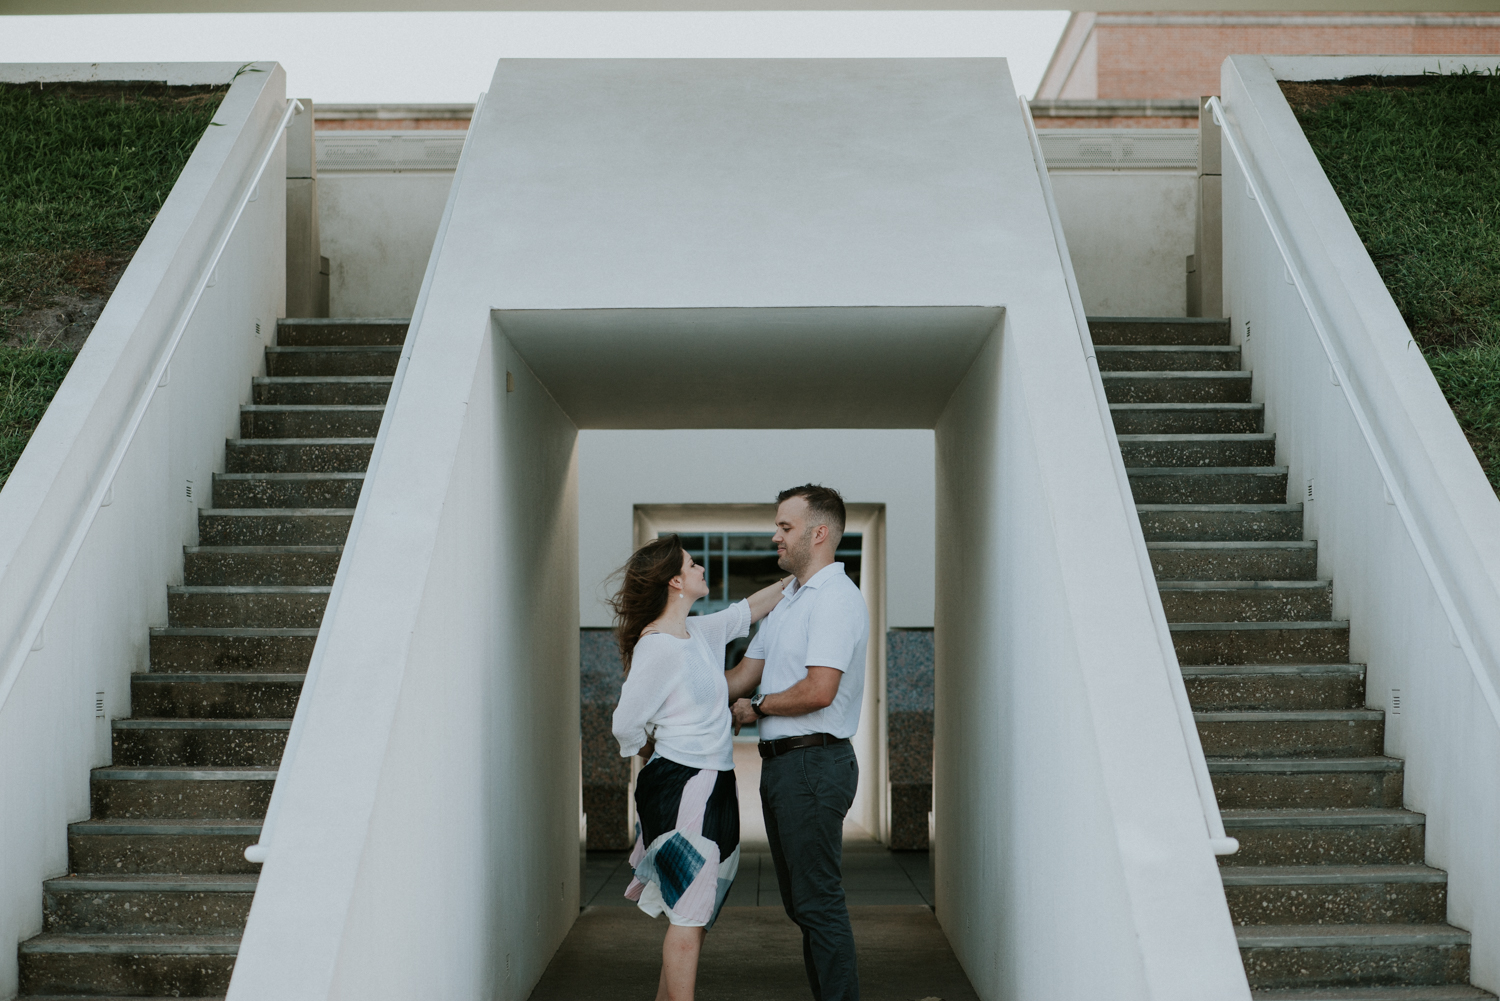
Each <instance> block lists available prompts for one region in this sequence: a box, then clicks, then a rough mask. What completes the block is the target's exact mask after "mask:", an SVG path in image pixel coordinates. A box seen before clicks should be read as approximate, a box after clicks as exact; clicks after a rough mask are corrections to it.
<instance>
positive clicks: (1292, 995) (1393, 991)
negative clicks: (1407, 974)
mask: <svg viewBox="0 0 1500 1001" xmlns="http://www.w3.org/2000/svg"><path fill="white" fill-rule="evenodd" d="M1251 996H1252V997H1254V999H1255V1001H1486V999H1490V998H1493V997H1494V996H1495V995H1493V994H1491V993H1490V992H1489V991H1486V990H1480V989H1479V988H1478V987H1473V986H1471V985H1469V984H1441V985H1438V986H1421V985H1417V986H1412V985H1406V986H1402V987H1385V986H1374V987H1288V988H1278V989H1275V990H1258V991H1252V992H1251Z"/></svg>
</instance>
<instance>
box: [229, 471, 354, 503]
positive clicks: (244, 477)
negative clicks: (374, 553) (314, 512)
mask: <svg viewBox="0 0 1500 1001" xmlns="http://www.w3.org/2000/svg"><path fill="white" fill-rule="evenodd" d="M364 485H365V474H364V473H215V474H214V493H213V506H214V507H216V508H251V507H282V508H308V507H316V508H330V507H332V508H352V507H354V506H355V505H356V504H358V503H359V492H360V490H361V489H362V488H363V487H364Z"/></svg>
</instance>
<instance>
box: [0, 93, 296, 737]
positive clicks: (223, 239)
mask: <svg viewBox="0 0 1500 1001" xmlns="http://www.w3.org/2000/svg"><path fill="white" fill-rule="evenodd" d="M303 110H304V109H303V107H302V104H301V102H299V101H297V100H295V99H292V100H289V101H287V103H286V111H285V112H284V113H283V114H282V116H281V121H280V123H278V125H277V127H276V128H275V129H274V130H273V131H272V132H271V137H272V138H271V141H270V142H269V143H268V144H267V146H266V151H265V153H264V154H263V155H262V156H261V159H260V163H259V165H258V166H257V167H256V168H255V172H254V173H253V174H252V175H251V177H250V180H249V181H248V182H247V183H246V184H245V185H244V186H243V189H242V190H241V192H240V197H239V201H238V203H237V204H236V205H235V209H234V214H233V215H232V216H231V217H230V219H229V222H228V224H227V225H225V226H224V228H223V230H222V232H221V233H220V236H219V239H218V242H217V243H216V244H215V245H214V248H213V251H212V252H211V253H210V254H209V255H208V257H207V258H206V259H205V260H204V263H203V265H202V266H201V267H200V268H199V271H198V278H197V280H196V281H195V282H194V284H193V292H192V295H191V296H189V297H188V301H187V303H186V304H185V305H184V306H183V307H182V309H180V310H179V311H178V316H177V323H176V325H175V326H173V328H172V333H171V334H170V335H169V337H168V338H167V346H166V349H165V350H164V351H162V353H161V357H160V358H159V359H158V360H157V362H156V365H155V366H154V367H153V368H152V371H151V376H150V378H149V379H147V380H146V383H145V389H144V390H143V391H142V392H141V394H140V396H139V397H138V398H137V400H136V404H135V409H134V410H133V411H132V412H131V415H130V419H129V420H128V421H127V422H126V424H125V433H124V434H123V435H122V436H121V437H120V440H119V441H118V442H117V443H116V445H115V448H114V451H113V452H111V453H110V457H109V461H108V462H106V463H105V465H104V475H102V476H101V477H99V483H98V485H97V486H96V487H95V488H94V492H93V495H92V496H91V497H90V498H89V504H88V507H87V508H86V509H85V511H84V513H83V515H82V516H81V517H80V518H79V519H78V523H77V524H76V525H74V527H73V534H72V536H71V537H70V538H69V539H68V545H67V548H66V549H64V550H63V555H62V558H61V559H59V560H58V561H57V564H56V566H55V567H54V569H53V571H52V576H51V578H50V579H49V580H48V582H47V586H46V588H45V589H44V590H43V591H42V599H41V601H40V602H38V603H37V609H36V611H35V612H34V613H33V614H32V616H31V619H30V621H29V622H28V623H27V625H26V628H25V629H24V630H23V631H22V632H21V635H20V637H19V639H18V642H17V643H16V646H15V649H14V651H13V652H12V654H11V658H10V662H9V663H8V664H7V665H6V667H5V673H4V675H3V676H0V709H3V708H4V706H5V703H6V700H7V699H8V698H10V693H11V690H12V689H14V688H15V685H16V681H17V680H18V679H19V678H20V676H21V671H22V669H23V668H24V667H25V665H26V661H27V660H28V659H29V658H30V657H31V654H32V653H34V652H35V651H37V650H40V649H42V646H43V641H44V638H45V637H44V633H43V628H44V627H45V625H46V623H47V617H48V616H49V615H51V614H52V606H53V605H54V604H55V603H56V602H57V596H58V595H59V594H60V593H62V589H63V585H64V584H65V583H66V582H67V578H68V574H69V573H70V572H71V571H72V569H73V563H74V561H76V560H77V559H78V554H79V552H80V551H82V549H83V543H84V540H85V539H87V538H88V534H89V530H90V529H91V528H93V527H94V519H95V518H97V517H98V516H99V509H100V508H104V507H108V506H109V505H110V502H111V500H112V494H113V489H114V481H115V475H116V474H117V473H118V472H119V471H120V465H121V464H122V463H123V462H124V461H125V454H126V453H127V452H128V451H130V446H131V445H132V444H134V443H135V435H136V432H137V431H138V430H140V426H141V424H142V422H143V421H144V420H145V419H146V412H147V411H148V410H149V409H150V408H151V402H152V400H154V399H155V397H156V391H157V390H158V389H161V388H162V387H163V386H165V385H166V384H167V380H168V377H169V369H170V366H171V364H172V357H173V355H174V354H176V352H177V346H178V344H180V343H181V342H182V337H183V335H184V334H185V333H187V327H188V324H189V323H190V322H192V319H193V314H194V313H195V312H196V311H197V309H198V303H199V301H200V300H201V299H202V298H203V292H204V290H206V289H207V288H208V287H209V286H210V285H212V284H214V271H215V269H217V268H218V266H219V258H220V257H222V256H223V254H224V250H225V248H226V247H228V246H229V240H230V238H231V237H232V236H234V231H235V227H237V226H238V225H239V222H240V218H241V217H242V216H243V215H244V214H245V207H246V206H248V205H249V204H250V203H251V202H253V201H255V200H256V199H257V198H259V197H260V181H261V177H262V176H263V175H264V174H265V172H266V168H267V167H268V166H270V164H271V158H272V156H273V155H274V154H275V152H276V145H277V143H279V142H280V141H281V133H282V132H283V131H285V130H286V127H287V125H288V124H289V123H290V122H291V120H292V116H293V115H295V114H301V113H302V111H303Z"/></svg>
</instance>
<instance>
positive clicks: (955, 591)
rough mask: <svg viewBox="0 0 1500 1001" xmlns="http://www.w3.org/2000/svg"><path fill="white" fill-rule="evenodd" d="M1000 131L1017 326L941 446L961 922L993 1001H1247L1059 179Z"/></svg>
mask: <svg viewBox="0 0 1500 1001" xmlns="http://www.w3.org/2000/svg"><path fill="white" fill-rule="evenodd" d="M995 118H996V120H997V121H996V128H997V131H998V132H999V134H1000V136H1001V137H1003V141H1001V142H999V143H997V148H996V150H995V155H994V159H993V161H992V162H993V163H994V169H995V171H996V173H997V174H998V175H999V176H1000V177H1003V178H1004V179H1005V196H1004V198H1003V201H1002V203H1001V208H1000V210H1001V211H1003V212H1004V213H1005V216H1006V218H1007V220H1008V222H1009V225H1010V226H1011V227H1012V232H1013V233H1014V235H1015V240H1014V242H1008V243H1006V244H1005V245H1004V246H1003V247H1001V248H997V250H998V253H997V259H996V260H994V261H993V264H994V266H995V275H996V279H995V281H996V286H997V287H996V289H995V291H994V293H993V294H994V295H995V296H996V299H997V301H1002V302H1005V303H1006V312H1005V319H1004V323H1003V324H1002V325H1001V326H1000V328H999V329H997V331H996V332H995V333H994V334H993V335H991V338H990V340H989V341H988V343H987V344H986V345H985V347H984V348H983V350H982V351H981V352H980V353H979V355H978V356H977V357H976V358H975V360H974V362H973V364H972V366H971V367H970V369H969V372H968V374H967V376H966V377H965V379H964V381H963V382H962V384H961V385H960V386H959V388H958V390H957V391H956V392H955V393H954V395H953V397H952V399H951V401H950V402H949V405H948V408H947V410H946V411H945V412H944V414H943V416H942V418H941V419H940V420H939V422H938V425H937V439H936V444H937V489H936V496H937V502H938V508H937V524H936V537H937V540H938V549H937V605H936V628H935V637H936V644H937V649H936V655H937V660H936V677H935V682H936V684H935V718H934V724H933V726H934V754H933V757H934V761H933V770H934V784H933V811H934V816H935V825H934V839H933V853H934V854H933V862H934V875H935V880H936V893H937V914H938V918H939V920H940V921H941V922H942V925H943V928H944V930H945V931H946V932H947V933H948V938H949V941H950V942H951V943H952V944H953V948H954V951H955V952H956V953H957V955H958V957H959V960H960V961H961V962H962V963H963V965H964V969H965V970H966V971H967V972H968V974H969V977H970V980H971V981H972V982H973V984H974V986H975V988H976V990H977V991H978V992H979V994H980V996H981V997H984V998H987V999H990V998H1049V999H1051V998H1096V997H1109V998H1122V999H1123V998H1153V999H1165V998H1174V999H1175V998H1181V999H1183V1001H1187V999H1190V998H1191V999H1197V998H1207V997H1213V998H1245V999H1248V997H1249V989H1248V986H1247V985H1246V981H1245V975H1244V970H1243V967H1242V965H1241V963H1240V958H1239V953H1238V949H1237V947H1236V944H1235V939H1234V931H1233V927H1232V926H1231V924H1230V920H1229V913H1228V908H1227V906H1226V904H1225V902H1224V895H1223V890H1222V887H1221V885H1220V881H1219V876H1218V872H1217V866H1216V864H1215V860H1214V858H1213V855H1212V853H1211V851H1210V847H1209V842H1208V833H1209V832H1208V827H1207V824H1206V822H1205V818H1204V814H1203V810H1202V805H1201V801H1200V799H1199V797H1198V792H1197V786H1196V783H1195V780H1194V777H1193V774H1192V770H1193V757H1192V756H1193V751H1192V749H1191V748H1190V747H1189V745H1188V742H1187V741H1185V739H1184V734H1183V731H1182V728H1181V723H1180V721H1179V718H1178V715H1177V710H1176V704H1175V697H1174V694H1173V689H1172V683H1173V679H1172V677H1171V675H1170V674H1169V671H1171V670H1172V669H1174V668H1175V665H1174V664H1172V663H1170V661H1169V655H1168V651H1167V650H1166V649H1164V648H1163V646H1162V643H1161V639H1160V637H1159V636H1158V635H1157V631H1156V617H1157V616H1158V615H1159V614H1160V606H1159V598H1158V596H1157V593H1156V589H1155V584H1154V581H1152V580H1150V579H1149V577H1148V576H1147V575H1144V574H1143V573H1142V570H1141V566H1140V562H1139V558H1138V552H1137V549H1136V545H1137V540H1138V538H1139V536H1138V533H1139V531H1140V528H1139V523H1138V521H1137V519H1136V516H1135V510H1134V505H1133V504H1132V503H1131V500H1130V498H1129V497H1128V495H1127V492H1126V491H1125V490H1124V489H1122V487H1121V484H1120V483H1119V482H1118V480H1117V479H1116V476H1115V472H1116V471H1115V464H1116V463H1118V461H1119V460H1118V453H1117V451H1116V447H1117V446H1116V444H1115V442H1114V436H1113V434H1112V431H1111V430H1110V424H1109V420H1108V417H1107V415H1106V414H1103V413H1101V410H1100V406H1101V404H1100V403H1099V401H1098V399H1097V398H1096V395H1095V386H1094V382H1093V379H1094V376H1093V374H1092V373H1091V370H1090V368H1089V364H1088V361H1087V356H1086V354H1085V349H1084V343H1085V337H1084V336H1083V332H1082V331H1080V330H1079V325H1080V322H1081V318H1080V317H1078V316H1077V315H1076V314H1075V312H1074V307H1073V303H1072V299H1071V296H1070V292H1069V288H1068V285H1067V279H1066V276H1065V274H1064V270H1063V267H1062V255H1063V254H1065V253H1066V249H1065V248H1060V247H1059V246H1058V244H1057V242H1056V239H1055V238H1054V236H1053V230H1052V221H1051V217H1050V215H1049V214H1048V210H1047V208H1046V204H1045V199H1044V197H1043V193H1042V188H1041V177H1042V175H1043V171H1045V167H1039V165H1038V164H1036V163H1035V161H1033V160H1032V157H1031V153H1030V149H1029V148H1028V143H1029V140H1028V139H1027V137H1026V131H1025V124H1024V122H1023V120H1022V117H1021V113H1020V111H1019V108H1018V107H1016V106H1014V105H1012V106H1010V107H1008V108H1000V109H997V114H996V115H995ZM1029 161H1030V162H1029ZM1028 167H1029V170H1028ZM1028 173H1029V180H1028ZM1177 683H1178V684H1180V681H1178V682H1177ZM1082 943H1086V946H1085V947H1083V948H1081V949H1080V948H1079V946H1080V944H1082Z"/></svg>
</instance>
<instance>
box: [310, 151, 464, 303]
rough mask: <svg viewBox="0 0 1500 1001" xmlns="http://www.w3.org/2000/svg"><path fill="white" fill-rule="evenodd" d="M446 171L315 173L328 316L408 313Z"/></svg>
mask: <svg viewBox="0 0 1500 1001" xmlns="http://www.w3.org/2000/svg"><path fill="white" fill-rule="evenodd" d="M452 183H453V173H452V171H400V172H397V171H392V172H380V171H337V170H319V172H318V228H319V232H320V234H321V236H322V241H323V256H324V257H326V258H328V261H329V265H330V270H329V278H328V312H329V315H331V316H410V315H411V312H412V308H413V307H414V306H415V305H416V302H417V292H418V290H419V289H420V288H421V286H422V275H423V273H424V272H425V271H426V270H427V258H428V256H429V254H430V253H431V251H432V241H433V237H435V236H436V235H437V229H438V220H439V219H440V218H441V217H442V214H443V205H444V203H446V201H447V199H448V188H449V187H450V186H451V185H452Z"/></svg>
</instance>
